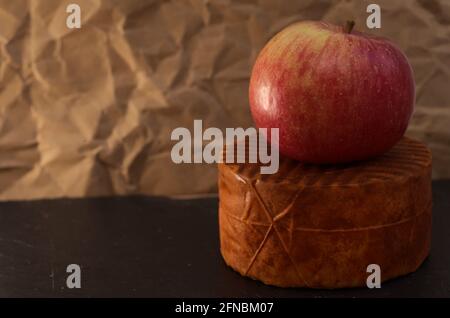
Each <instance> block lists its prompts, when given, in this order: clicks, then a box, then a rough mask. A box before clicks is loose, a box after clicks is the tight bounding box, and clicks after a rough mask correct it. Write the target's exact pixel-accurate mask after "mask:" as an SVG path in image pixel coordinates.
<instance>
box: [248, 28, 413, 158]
mask: <svg viewBox="0 0 450 318" xmlns="http://www.w3.org/2000/svg"><path fill="white" fill-rule="evenodd" d="M414 100H415V85H414V79H413V73H412V69H411V66H410V65H409V63H408V60H407V58H406V57H405V55H404V54H403V53H402V52H401V51H400V50H399V49H398V48H397V47H396V46H395V45H393V44H392V43H391V42H389V41H388V40H386V39H383V38H380V37H374V36H371V35H367V34H363V33H359V32H356V31H351V33H345V32H344V30H343V28H342V27H338V26H334V25H331V24H327V23H324V22H313V21H305V22H298V23H295V24H292V25H290V26H288V27H287V28H285V29H284V30H282V31H281V32H279V33H278V34H277V35H275V36H274V37H273V38H272V39H271V40H270V41H269V42H268V43H267V45H266V46H265V47H264V48H263V50H262V51H261V52H260V54H259V56H258V57H257V59H256V62H255V64H254V66H253V70H252V75H251V80H250V88H249V101H250V108H251V112H252V116H253V119H254V121H255V124H256V126H257V127H259V128H279V129H280V131H279V133H280V135H279V138H280V139H279V145H278V146H279V149H280V153H281V154H284V155H286V156H288V157H291V158H294V159H297V160H300V161H303V162H308V163H318V164H328V163H330V164H333V163H345V162H352V161H357V160H363V159H367V158H371V157H374V156H377V155H380V154H382V153H384V152H386V151H388V150H389V149H390V148H391V147H392V146H394V145H395V144H396V143H397V142H398V141H399V139H400V138H401V137H402V136H403V134H404V133H405V130H406V128H407V126H408V123H409V120H410V118H411V115H412V112H413V109H414ZM268 137H269V139H270V136H268Z"/></svg>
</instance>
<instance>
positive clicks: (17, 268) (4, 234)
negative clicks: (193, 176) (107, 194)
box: [0, 180, 450, 297]
mask: <svg viewBox="0 0 450 318" xmlns="http://www.w3.org/2000/svg"><path fill="white" fill-rule="evenodd" d="M433 196H434V202H433V204H434V206H433V218H434V219H433V222H434V223H433V242H432V250H431V255H430V257H429V258H428V259H427V260H426V261H425V263H424V264H423V265H422V267H421V268H420V269H419V270H418V271H417V272H415V273H413V274H410V275H407V276H405V277H401V278H398V279H395V280H392V281H390V282H386V283H384V284H382V287H381V288H380V289H366V288H361V289H346V290H334V291H328V290H308V289H292V288H291V289H282V288H275V287H270V286H265V285H264V284H262V283H259V282H257V281H253V280H250V279H248V278H243V277H241V276H240V275H239V274H237V273H235V272H234V271H233V270H231V269H230V268H228V267H227V266H226V265H225V263H224V262H223V260H222V258H221V256H220V253H219V241H218V224H217V198H207V199H195V200H171V199H166V198H154V197H120V198H119V197H115V198H95V199H61V200H45V201H32V202H4V203H0V296H2V297H48V296H57V297H69V296H70V297H72V296H83V297H117V296H120V297H450V229H449V225H450V180H449V181H436V182H434V183H433ZM72 263H75V264H79V265H80V267H81V284H82V285H81V289H68V288H67V287H66V279H67V276H68V275H69V274H67V273H66V268H67V266H68V265H69V264H72Z"/></svg>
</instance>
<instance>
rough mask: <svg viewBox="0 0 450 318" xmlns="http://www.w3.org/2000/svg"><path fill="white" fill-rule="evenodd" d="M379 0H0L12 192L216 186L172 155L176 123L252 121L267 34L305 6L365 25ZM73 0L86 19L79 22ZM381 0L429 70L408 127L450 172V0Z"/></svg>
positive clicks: (385, 22) (0, 129)
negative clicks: (255, 68)
mask: <svg viewBox="0 0 450 318" xmlns="http://www.w3.org/2000/svg"><path fill="white" fill-rule="evenodd" d="M371 2H372V1H317V0H310V1H305V0H303V1H278V0H259V1H256V0H255V1H250V0H247V1H238V0H236V1H234V0H217V1H216V0H214V1H207V0H204V1H203V0H190V1H189V0H174V1H150V0H149V1H145V0H132V1H130V0H122V1H113V0H111V1H106V0H105V1H101V0H72V1H57V0H45V1H44V0H29V1H27V0H14V1H11V0H0V44H1V53H0V54H1V55H0V89H1V90H0V199H3V200H10V199H32V198H48V197H62V196H70V197H82V196H97V195H110V194H137V193H139V194H154V195H180V194H201V193H208V192H215V191H216V166H215V165H188V164H184V165H175V164H174V163H172V161H171V159H170V150H171V146H172V145H173V142H171V141H170V133H171V131H172V129H174V128H175V127H180V126H183V127H192V124H193V119H203V121H204V125H205V126H215V127H220V128H225V127H238V126H244V127H248V126H251V125H252V121H251V117H250V113H249V109H248V103H247V88H248V80H249V74H250V70H251V66H252V63H253V61H254V59H255V57H256V54H257V53H258V51H259V50H260V49H261V47H262V46H263V45H264V43H265V42H266V41H267V40H268V39H269V38H270V37H271V36H273V35H274V34H275V33H276V32H277V31H279V30H280V29H281V28H283V27H284V26H286V25H287V24H289V23H291V22H293V21H296V20H300V19H314V20H320V19H322V20H326V21H330V22H333V23H336V24H342V23H344V21H345V20H348V19H355V20H356V23H357V27H356V28H358V29H360V30H366V27H365V20H366V18H367V16H368V14H367V13H366V7H367V5H368V4H369V3H371ZM69 3H77V4H79V5H80V7H81V10H82V28H81V29H74V30H69V29H68V28H67V27H66V18H67V13H66V7H67V5H68V4H69ZM376 3H378V4H379V5H381V8H382V28H381V29H380V30H374V31H371V32H373V33H377V34H380V35H383V36H386V37H389V38H390V39H392V40H393V41H394V42H395V43H397V44H398V45H399V46H400V47H402V48H403V50H404V51H405V53H406V54H407V56H408V57H409V59H410V61H411V63H412V65H413V68H414V72H415V76H416V83H417V106H416V111H415V115H414V118H413V120H412V123H411V125H410V128H409V131H408V134H409V135H410V136H414V137H416V138H419V139H421V140H424V141H426V143H427V144H428V145H429V146H430V147H431V148H432V150H433V155H434V176H435V177H438V178H446V177H450V147H449V145H450V129H449V127H450V94H449V91H450V87H449V85H450V84H449V83H450V63H449V62H450V41H449V40H450V2H449V1H446V0H417V1H402V0H395V1H394V0H386V1H376ZM366 31H367V30H366Z"/></svg>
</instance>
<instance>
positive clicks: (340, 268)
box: [219, 137, 432, 288]
mask: <svg viewBox="0 0 450 318" xmlns="http://www.w3.org/2000/svg"><path fill="white" fill-rule="evenodd" d="M260 168H261V165H260V164H250V163H247V164H242V163H219V201H220V203H219V226H220V245H221V253H222V256H223V258H224V259H225V262H226V263H227V264H228V265H229V266H231V267H232V268H233V269H234V270H236V271H237V272H239V273H240V274H242V275H244V276H248V277H251V278H253V279H257V280H260V281H262V282H264V283H266V284H269V285H275V286H282V287H310V288H343V287H356V286H366V282H367V279H368V277H369V275H371V271H369V272H368V266H369V265H370V264H377V265H378V266H379V267H380V270H381V281H385V280H388V279H391V278H394V277H397V276H400V275H404V274H407V273H411V272H413V271H415V270H416V269H417V268H418V267H419V266H420V264H421V263H422V262H423V261H424V259H425V258H426V257H427V255H428V253H429V249H430V240H431V205H432V195H431V153H430V151H429V150H428V148H427V147H426V146H425V145H423V144H422V143H420V142H418V141H415V140H412V139H409V138H406V137H404V138H403V139H402V140H401V141H400V142H399V143H398V144H397V145H396V146H394V147H393V148H392V149H391V150H390V151H389V152H387V153H385V154H384V155H382V156H380V157H378V158H374V159H372V160H369V161H363V162H356V163H351V164H346V165H336V166H317V165H308V164H302V163H300V162H298V161H294V160H290V159H288V158H280V167H279V170H278V172H277V173H275V174H272V175H268V174H267V175H264V174H261V173H260ZM369 269H370V267H369Z"/></svg>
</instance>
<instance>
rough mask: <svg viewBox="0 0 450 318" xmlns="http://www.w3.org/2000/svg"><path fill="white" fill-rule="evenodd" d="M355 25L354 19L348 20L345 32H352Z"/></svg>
mask: <svg viewBox="0 0 450 318" xmlns="http://www.w3.org/2000/svg"><path fill="white" fill-rule="evenodd" d="M354 26H355V21H352V20H349V21H347V22H346V23H345V26H344V32H345V33H351V32H352V30H353V27H354Z"/></svg>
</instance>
